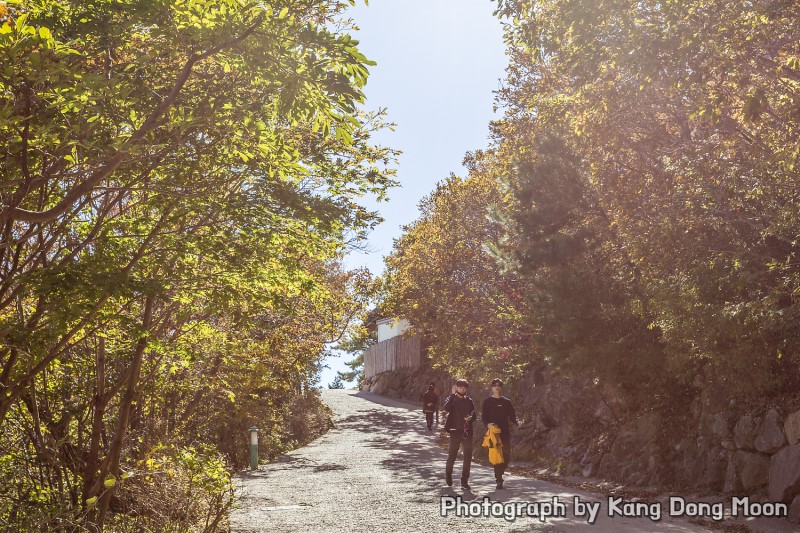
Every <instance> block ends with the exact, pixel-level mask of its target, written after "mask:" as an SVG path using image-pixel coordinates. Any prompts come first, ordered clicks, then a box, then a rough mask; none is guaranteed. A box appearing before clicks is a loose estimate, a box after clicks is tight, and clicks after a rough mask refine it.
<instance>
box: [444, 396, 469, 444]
mask: <svg viewBox="0 0 800 533" xmlns="http://www.w3.org/2000/svg"><path fill="white" fill-rule="evenodd" d="M444 410H445V411H447V421H446V422H445V423H444V429H445V431H454V430H455V431H458V430H465V432H466V434H467V435H472V433H473V428H474V425H475V403H473V401H472V398H470V397H469V396H464V397H463V398H462V397H461V396H459V395H458V394H451V395H450V396H448V397H447V399H446V400H445V401H444ZM468 416H472V419H471V420H470V421H469V422H468V423H467V425H466V427H465V425H464V422H465V421H464V419H465V418H466V417H468Z"/></svg>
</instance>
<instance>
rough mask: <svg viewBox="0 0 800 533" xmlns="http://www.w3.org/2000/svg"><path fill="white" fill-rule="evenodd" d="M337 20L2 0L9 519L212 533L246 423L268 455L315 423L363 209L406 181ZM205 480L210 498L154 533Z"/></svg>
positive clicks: (237, 10) (368, 217)
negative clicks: (316, 392)
mask: <svg viewBox="0 0 800 533" xmlns="http://www.w3.org/2000/svg"><path fill="white" fill-rule="evenodd" d="M347 4H348V3H347V2H338V1H325V0H320V1H307V2H306V1H302V2H300V1H286V2H279V3H277V4H271V5H269V6H266V5H262V4H242V3H240V2H238V1H233V0H230V1H227V0H220V1H218V2H205V1H188V2H185V1H180V2H178V1H176V2H156V3H153V2H149V1H136V0H132V1H129V2H123V3H122V4H120V3H119V2H110V1H109V2H107V1H103V0H100V1H98V2H90V3H86V2H71V1H68V0H63V1H58V0H47V1H45V0H41V1H37V0H31V1H24V2H23V1H18V2H5V3H3V4H0V5H2V6H3V10H4V11H3V12H1V13H0V15H2V14H5V15H6V16H5V18H4V20H3V21H2V23H1V25H0V49H1V50H2V56H3V57H4V68H3V70H2V72H0V137H1V138H2V139H3V140H4V143H3V147H2V152H1V154H2V156H0V175H2V176H3V177H2V180H0V197H2V199H3V201H2V202H0V205H2V207H1V208H0V273H1V274H2V275H0V277H1V278H2V281H0V431H2V432H3V439H0V442H2V444H0V448H1V449H0V456H2V457H3V458H4V459H3V462H2V464H0V469H2V477H3V478H4V479H11V480H13V483H9V484H7V485H6V486H5V487H4V488H3V489H0V490H2V495H3V498H2V500H1V501H2V502H5V503H0V517H1V518H2V519H3V520H5V521H7V522H11V523H15V524H19V526H20V528H21V529H34V528H40V527H44V528H50V527H52V528H56V527H64V528H70V527H76V528H83V527H88V528H89V529H102V528H103V527H104V526H106V525H109V527H118V528H123V527H131V528H136V527H139V528H141V529H159V528H160V529H171V528H173V527H175V528H178V527H183V528H185V529H191V528H193V527H195V526H196V525H197V524H200V523H205V524H218V523H219V520H220V519H221V515H220V510H222V511H224V502H225V501H229V499H228V500H225V491H224V490H223V489H224V485H225V483H224V481H225V476H226V475H228V474H225V475H222V474H219V472H218V465H219V464H225V461H223V460H222V459H220V457H219V454H220V453H224V454H225V455H224V458H225V460H226V461H227V464H228V465H230V466H235V465H237V464H242V462H243V458H242V452H241V451H239V450H240V449H243V448H242V447H241V443H240V442H237V440H236V438H235V436H236V435H239V434H240V433H241V428H244V427H248V426H250V425H252V424H253V423H255V422H257V421H258V422H259V425H260V426H262V427H266V428H268V429H271V428H275V431H274V432H272V433H269V435H270V437H265V438H274V439H275V442H270V446H269V449H271V450H273V452H279V451H280V450H285V447H286V446H287V445H289V446H291V445H296V444H297V443H298V442H300V441H302V440H304V439H306V440H307V439H309V438H311V437H313V435H311V433H313V432H314V431H316V430H317V429H320V428H321V427H322V426H323V425H324V424H323V423H322V422H321V421H319V420H312V419H311V418H313V416H317V415H313V416H312V415H311V414H309V413H311V412H312V411H313V412H314V413H317V414H320V413H322V411H321V408H320V406H319V402H318V401H316V400H315V397H314V396H313V393H312V392H310V387H309V384H310V383H311V382H313V380H314V379H316V374H317V372H318V368H319V361H320V359H321V357H322V356H323V354H324V350H325V346H326V345H327V344H328V343H332V342H336V341H337V340H338V339H339V338H341V336H342V332H343V331H344V330H345V329H346V328H347V325H348V324H349V323H350V322H351V320H352V317H353V316H355V315H356V314H357V313H358V312H359V311H360V309H361V307H362V306H363V305H364V298H365V294H364V287H365V285H364V276H363V274H362V273H359V272H346V271H344V270H342V268H341V266H340V261H341V256H342V254H343V253H344V251H345V250H346V248H347V246H348V244H347V243H351V242H357V241H358V239H360V238H361V237H363V235H364V234H365V233H366V232H367V231H368V230H369V229H370V228H371V227H372V226H373V225H374V224H375V223H377V221H378V220H379V219H378V217H377V215H376V214H375V213H372V212H370V211H368V210H366V209H364V208H363V207H361V206H360V205H359V204H358V203H357V200H358V198H359V197H360V196H362V195H364V194H373V195H376V196H377V197H378V198H383V196H384V194H385V191H386V189H387V187H389V186H391V185H392V184H393V181H392V178H391V176H392V172H391V170H389V168H388V167H389V165H390V164H391V162H392V161H393V157H394V152H393V151H391V150H389V149H385V148H382V147H379V146H375V145H373V144H372V143H371V142H370V135H371V133H372V132H374V131H375V130H376V129H379V128H381V127H383V123H382V119H381V115H380V114H375V115H369V116H368V115H365V114H363V113H361V112H360V111H358V110H357V105H358V104H359V102H362V101H363V94H362V92H361V89H362V88H363V86H364V84H365V83H366V78H367V75H368V70H367V69H368V66H369V65H371V64H372V63H371V62H370V61H368V60H367V59H366V58H365V57H364V56H363V55H362V54H361V53H360V52H359V51H358V47H357V44H358V43H357V41H355V40H353V39H352V38H351V37H350V36H349V35H348V33H347V32H348V29H349V27H350V26H349V24H348V23H347V21H346V20H343V19H342V13H343V11H344V9H345V8H346V6H347ZM293 405H294V406H297V405H302V406H303V409H301V412H300V413H293V409H292V406H293ZM320 416H321V415H320ZM310 417H311V418H310ZM262 422H263V423H262ZM306 427H307V428H309V429H303V428H306ZM281 431H283V432H284V433H281ZM220 461H222V462H221V463H220ZM165 464H169V465H173V467H174V468H162V467H163V466H164V465H165ZM30 465H33V467H32V468H29V466H30ZM196 468H199V469H200V470H202V471H203V472H204V474H203V475H207V476H209V478H208V479H209V484H208V486H204V487H203V488H202V490H206V491H207V492H205V493H204V494H206V495H207V496H208V498H207V499H203V498H192V497H191V496H187V498H188V500H187V501H198V502H201V503H202V505H200V506H199V507H192V509H193V511H192V512H191V513H188V512H187V514H185V515H182V516H178V515H175V514H174V513H173V514H169V513H167V514H165V515H163V516H162V515H158V516H159V517H161V518H159V519H163V520H164V522H163V523H161V524H160V525H158V524H156V523H152V524H148V523H145V522H142V520H145V521H146V520H147V518H146V517H147V516H151V517H155V516H156V514H152V515H148V513H144V512H140V511H141V510H142V509H145V508H149V507H148V506H149V505H150V504H151V503H152V501H146V500H147V498H148V494H152V496H150V498H151V499H152V500H156V499H158V498H162V497H163V498H162V499H169V498H170V497H172V495H173V494H175V495H176V496H175V498H176V500H175V501H177V498H178V496H177V495H178V494H182V493H183V492H182V491H183V490H184V489H185V490H186V491H189V492H188V493H189V494H190V493H191V491H192V490H195V489H198V487H192V486H183V487H175V486H170V482H169V479H175V480H178V479H183V480H184V482H185V483H188V481H187V480H191V479H193V477H192V475H190V474H191V472H193V471H194V470H193V469H196ZM172 470H175V471H181V472H183V473H185V474H186V476H184V477H181V476H180V475H175V476H174V477H173V478H169V479H168V477H169V476H167V477H165V474H164V472H168V471H172ZM154 479H155V480H157V482H156V483H154V484H153V486H152V490H151V491H149V492H148V490H145V487H146V485H147V482H148V481H153V480H154ZM212 479H215V480H217V481H220V480H221V481H222V482H223V483H222V485H220V484H218V483H217V482H216V481H213V482H212ZM162 482H163V483H162ZM176 483H177V481H176ZM156 487H160V490H161V492H159V491H158V490H156ZM10 502H11V503H10ZM13 502H22V503H21V504H19V505H18V504H14V503H13ZM203 502H204V503H203ZM178 507H180V506H179V505H177V506H172V507H171V508H173V509H175V508H178ZM165 512H166V511H165ZM153 520H156V518H153ZM204 527H205V526H204ZM213 527H216V526H213ZM213 527H211V528H212V529H213Z"/></svg>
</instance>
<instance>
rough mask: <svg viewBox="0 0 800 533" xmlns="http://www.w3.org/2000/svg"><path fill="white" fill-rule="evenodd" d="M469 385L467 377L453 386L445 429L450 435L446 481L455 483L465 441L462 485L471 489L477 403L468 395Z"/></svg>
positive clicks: (448, 401)
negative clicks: (454, 469) (455, 466)
mask: <svg viewBox="0 0 800 533" xmlns="http://www.w3.org/2000/svg"><path fill="white" fill-rule="evenodd" d="M468 387H469V383H468V382H467V380H466V379H459V380H458V381H456V384H455V386H454V387H453V394H451V395H450V396H448V397H447V400H445V402H444V410H445V411H447V421H446V422H445V423H444V429H445V431H447V432H448V434H449V435H450V448H449V449H448V452H447V466H446V468H445V481H446V482H447V485H448V486H452V485H453V466H454V465H455V462H456V457H458V449H459V448H460V447H461V444H462V443H463V444H464V465H463V467H462V470H461V486H462V487H464V488H465V489H467V490H469V483H468V482H469V470H470V467H471V466H472V435H473V434H474V425H475V403H474V402H473V401H472V398H470V397H469V396H467V388H468Z"/></svg>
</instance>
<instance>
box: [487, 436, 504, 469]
mask: <svg viewBox="0 0 800 533" xmlns="http://www.w3.org/2000/svg"><path fill="white" fill-rule="evenodd" d="M483 447H484V448H489V462H490V463H492V464H493V465H499V464H500V463H504V462H505V460H504V459H503V441H502V440H500V428H498V427H490V428H489V429H488V430H487V431H486V435H485V436H484V437H483Z"/></svg>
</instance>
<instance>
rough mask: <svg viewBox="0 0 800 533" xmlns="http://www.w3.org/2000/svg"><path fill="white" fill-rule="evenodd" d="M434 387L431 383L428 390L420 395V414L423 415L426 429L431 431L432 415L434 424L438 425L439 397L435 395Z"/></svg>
mask: <svg viewBox="0 0 800 533" xmlns="http://www.w3.org/2000/svg"><path fill="white" fill-rule="evenodd" d="M435 389H436V386H435V385H434V384H433V383H431V384H430V385H428V390H427V391H426V392H425V393H424V394H423V395H422V412H423V413H425V422H426V423H427V424H428V429H429V430H430V429H433V428H432V427H431V426H433V415H434V413H436V424H437V425H438V424H439V411H438V409H439V395H438V394H436V390H435Z"/></svg>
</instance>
